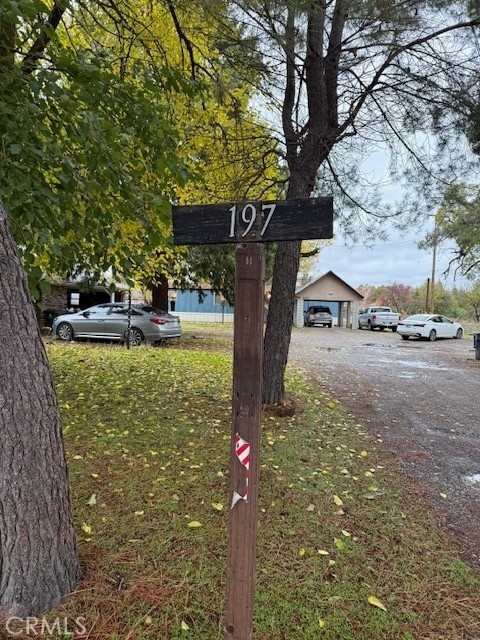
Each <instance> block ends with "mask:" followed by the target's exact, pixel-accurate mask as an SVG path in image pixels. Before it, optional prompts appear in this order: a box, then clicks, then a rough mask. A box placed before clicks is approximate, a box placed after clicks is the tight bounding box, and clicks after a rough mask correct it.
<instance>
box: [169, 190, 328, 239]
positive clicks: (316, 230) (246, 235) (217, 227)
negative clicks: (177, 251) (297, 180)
mask: <svg viewBox="0 0 480 640" xmlns="http://www.w3.org/2000/svg"><path fill="white" fill-rule="evenodd" d="M332 237H333V198H332V197H326V198H302V199H300V200H276V201H269V202H229V203H225V204H212V205H192V206H184V207H173V241H174V243H175V244H222V243H226V242H233V243H244V242H277V241H279V240H309V239H311V240H313V239H318V238H332Z"/></svg>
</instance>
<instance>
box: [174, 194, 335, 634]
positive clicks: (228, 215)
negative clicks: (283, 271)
mask: <svg viewBox="0 0 480 640" xmlns="http://www.w3.org/2000/svg"><path fill="white" fill-rule="evenodd" d="M173 236H174V242H175V244H223V243H228V242H234V243H236V244H237V245H238V246H237V251H236V263H235V268H236V272H235V307H234V357H233V393H232V432H231V455H230V494H229V500H230V502H229V507H230V518H229V530H228V564H227V598H226V600H227V601H226V609H225V639H226V640H251V639H252V634H253V602H254V586H255V559H256V545H257V522H258V476H259V467H260V420H261V408H262V370H263V313H264V308H263V304H264V285H265V247H264V245H263V244H261V243H265V242H275V241H280V240H306V239H310V238H331V237H333V202H332V198H309V199H306V200H290V201H276V202H242V203H229V204H223V205H207V206H202V205H196V206H191V207H188V206H187V207H174V208H173Z"/></svg>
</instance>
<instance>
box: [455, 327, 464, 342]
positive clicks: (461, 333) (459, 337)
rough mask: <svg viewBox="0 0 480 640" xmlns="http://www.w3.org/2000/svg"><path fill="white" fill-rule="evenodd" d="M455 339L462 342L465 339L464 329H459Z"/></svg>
mask: <svg viewBox="0 0 480 640" xmlns="http://www.w3.org/2000/svg"><path fill="white" fill-rule="evenodd" d="M455 338H456V339H457V340H461V339H462V338H463V330H462V329H458V331H457V333H456V334H455Z"/></svg>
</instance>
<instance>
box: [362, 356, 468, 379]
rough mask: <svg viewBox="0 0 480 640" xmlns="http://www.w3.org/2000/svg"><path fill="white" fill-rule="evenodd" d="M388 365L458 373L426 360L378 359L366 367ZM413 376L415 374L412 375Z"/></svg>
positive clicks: (368, 363)
mask: <svg viewBox="0 0 480 640" xmlns="http://www.w3.org/2000/svg"><path fill="white" fill-rule="evenodd" d="M386 364H389V365H391V364H395V366H397V365H400V366H402V367H407V368H408V369H427V370H430V371H456V369H452V367H446V366H444V365H441V364H439V363H438V362H425V360H390V359H388V358H378V359H377V360H375V361H374V362H366V363H365V365H367V366H370V367H371V366H373V367H382V366H384V365H386ZM402 374H405V375H406V376H407V377H408V376H409V375H410V373H409V372H408V371H402ZM411 375H413V374H411Z"/></svg>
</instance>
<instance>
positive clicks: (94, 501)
mask: <svg viewBox="0 0 480 640" xmlns="http://www.w3.org/2000/svg"><path fill="white" fill-rule="evenodd" d="M87 504H88V505H89V506H90V507H93V505H95V504H97V494H96V493H92V495H91V496H90V498H89V499H88V501H87Z"/></svg>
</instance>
